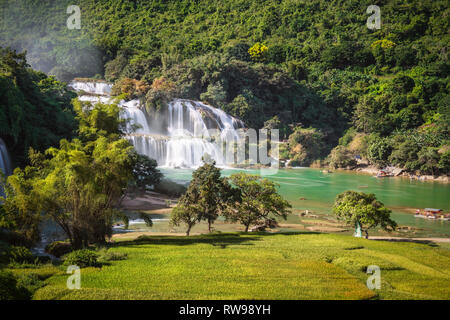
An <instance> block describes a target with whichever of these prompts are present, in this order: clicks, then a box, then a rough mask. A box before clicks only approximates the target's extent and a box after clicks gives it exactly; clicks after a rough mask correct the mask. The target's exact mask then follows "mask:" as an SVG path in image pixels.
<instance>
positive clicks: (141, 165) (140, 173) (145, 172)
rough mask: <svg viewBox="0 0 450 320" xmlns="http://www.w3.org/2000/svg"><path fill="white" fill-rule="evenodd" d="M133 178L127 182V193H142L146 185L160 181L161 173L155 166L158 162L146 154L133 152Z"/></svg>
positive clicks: (145, 189)
mask: <svg viewBox="0 0 450 320" xmlns="http://www.w3.org/2000/svg"><path fill="white" fill-rule="evenodd" d="M132 157H133V158H134V162H135V165H134V168H133V179H132V180H130V182H129V184H128V189H127V192H126V194H127V195H129V196H130V195H135V194H142V193H145V191H147V188H148V187H151V186H155V185H157V184H158V183H160V181H161V178H162V176H163V175H162V173H161V171H159V170H158V169H157V168H156V167H157V166H158V163H157V162H156V160H154V159H150V158H149V157H147V156H146V155H141V154H138V153H137V152H134V153H133V155H132Z"/></svg>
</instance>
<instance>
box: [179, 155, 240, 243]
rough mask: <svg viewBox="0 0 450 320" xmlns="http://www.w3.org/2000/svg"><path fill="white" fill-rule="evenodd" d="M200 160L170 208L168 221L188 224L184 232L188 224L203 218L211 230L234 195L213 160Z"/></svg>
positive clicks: (188, 225) (189, 225)
mask: <svg viewBox="0 0 450 320" xmlns="http://www.w3.org/2000/svg"><path fill="white" fill-rule="evenodd" d="M203 161H204V162H205V163H204V164H203V165H202V166H201V167H200V168H198V169H197V170H195V171H194V172H193V174H192V180H191V182H190V184H189V187H188V189H187V191H186V193H185V194H184V195H183V196H182V197H181V198H180V200H179V201H178V204H177V206H176V207H175V208H174V209H173V211H172V217H171V224H172V225H175V226H178V225H179V224H180V223H185V224H186V225H187V227H188V229H187V231H186V234H187V235H189V233H190V230H191V228H192V227H193V226H194V225H195V224H196V223H197V222H200V221H202V220H205V221H207V222H208V230H209V232H211V231H212V224H213V223H214V221H215V220H216V219H217V218H218V216H219V215H220V214H221V213H223V211H224V210H225V207H226V206H227V204H228V203H229V202H230V199H232V197H233V192H232V190H231V187H230V185H229V183H228V181H227V179H225V178H222V177H221V174H220V169H219V168H217V167H216V166H215V162H214V161H213V162H211V163H209V162H207V161H206V160H205V159H203Z"/></svg>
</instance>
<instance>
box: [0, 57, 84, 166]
mask: <svg viewBox="0 0 450 320" xmlns="http://www.w3.org/2000/svg"><path fill="white" fill-rule="evenodd" d="M74 97H76V94H74V93H73V92H70V91H68V90H67V87H66V85H65V84H64V83H62V82H59V81H57V80H56V79H55V78H54V77H48V76H47V75H46V74H45V73H42V72H39V71H34V70H32V69H31V68H29V66H28V64H27V62H26V60H25V55H24V54H17V53H15V52H12V51H10V50H6V49H2V48H0V137H1V138H2V139H3V140H5V142H6V144H7V145H8V148H9V150H10V152H11V154H12V156H13V159H14V160H15V162H16V164H17V165H23V164H24V163H25V162H26V159H27V156H28V150H29V148H30V147H32V148H34V149H37V150H45V149H47V148H49V147H51V146H56V145H58V144H59V141H60V140H61V139H62V138H70V137H72V136H73V134H74V133H75V128H76V122H75V119H74V112H73V109H72V106H71V99H73V98H74Z"/></svg>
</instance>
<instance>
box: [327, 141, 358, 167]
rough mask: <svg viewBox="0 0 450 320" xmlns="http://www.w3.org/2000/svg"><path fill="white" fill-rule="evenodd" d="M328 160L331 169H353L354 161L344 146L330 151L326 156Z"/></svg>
mask: <svg viewBox="0 0 450 320" xmlns="http://www.w3.org/2000/svg"><path fill="white" fill-rule="evenodd" d="M328 157H329V160H330V167H331V168H333V169H337V168H347V167H354V166H355V165H356V160H355V157H354V156H353V154H352V153H351V152H350V150H348V149H347V148H346V147H344V146H337V147H336V148H334V149H333V150H331V153H330V155H329V156H328Z"/></svg>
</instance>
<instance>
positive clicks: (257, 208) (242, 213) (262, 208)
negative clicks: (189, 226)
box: [226, 172, 291, 232]
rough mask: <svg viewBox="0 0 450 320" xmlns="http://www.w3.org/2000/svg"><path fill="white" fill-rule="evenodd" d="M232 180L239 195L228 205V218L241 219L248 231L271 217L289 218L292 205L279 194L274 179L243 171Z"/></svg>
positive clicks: (232, 219)
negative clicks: (252, 226)
mask: <svg viewBox="0 0 450 320" xmlns="http://www.w3.org/2000/svg"><path fill="white" fill-rule="evenodd" d="M230 180H231V182H232V184H233V185H234V186H236V189H237V192H238V196H237V198H236V199H237V200H236V201H234V202H233V203H232V204H230V205H228V207H227V210H226V217H227V220H229V221H233V222H236V221H239V222H240V223H241V224H243V225H244V226H245V232H247V231H248V229H249V227H250V226H251V225H258V224H262V223H266V222H268V221H269V220H270V219H271V218H276V217H281V218H283V219H286V218H287V215H288V214H289V213H290V210H289V208H291V205H290V204H289V202H288V201H286V200H284V199H283V198H282V197H281V195H279V194H278V192H277V189H276V187H277V185H276V184H275V183H274V182H273V181H270V180H268V179H265V178H261V177H259V176H256V175H248V174H245V173H243V172H241V173H236V174H233V175H232V176H231V177H230Z"/></svg>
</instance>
